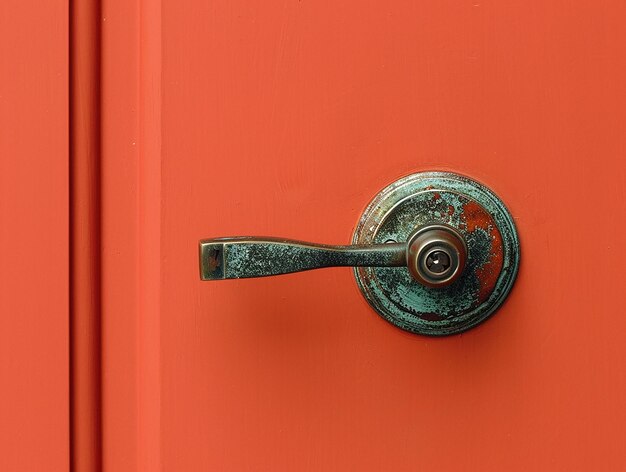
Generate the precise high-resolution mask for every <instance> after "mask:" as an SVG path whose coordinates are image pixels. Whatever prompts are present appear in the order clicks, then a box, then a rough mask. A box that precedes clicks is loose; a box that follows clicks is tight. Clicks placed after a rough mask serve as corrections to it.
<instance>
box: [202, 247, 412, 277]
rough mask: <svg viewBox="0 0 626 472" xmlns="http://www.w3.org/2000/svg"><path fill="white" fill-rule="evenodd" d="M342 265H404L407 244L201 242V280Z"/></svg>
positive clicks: (282, 272)
mask: <svg viewBox="0 0 626 472" xmlns="http://www.w3.org/2000/svg"><path fill="white" fill-rule="evenodd" d="M342 266H344V267H345V266H354V267H357V266H369V267H403V266H406V243H397V244H378V245H376V244H371V245H370V244H368V245H366V246H363V245H354V246H327V245H321V244H312V243H305V242H301V241H292V240H288V239H276V238H246V237H237V238H217V239H206V240H204V241H200V278H201V279H202V280H221V279H243V278H249V277H264V276H267V275H279V274H288V273H291V272H300V271H303V270H310V269H319V268H322V267H342Z"/></svg>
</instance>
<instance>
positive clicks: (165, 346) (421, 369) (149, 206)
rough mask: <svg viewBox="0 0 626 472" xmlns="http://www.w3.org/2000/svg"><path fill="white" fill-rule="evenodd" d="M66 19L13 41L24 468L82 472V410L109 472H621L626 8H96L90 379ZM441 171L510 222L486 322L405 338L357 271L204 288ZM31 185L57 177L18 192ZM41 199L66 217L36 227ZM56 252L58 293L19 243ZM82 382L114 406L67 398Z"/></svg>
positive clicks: (14, 383)
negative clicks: (73, 262) (222, 265)
mask: <svg viewBox="0 0 626 472" xmlns="http://www.w3.org/2000/svg"><path fill="white" fill-rule="evenodd" d="M50 8H53V7H50ZM57 8H58V13H59V15H61V20H59V21H58V23H54V22H52V23H50V22H47V21H46V22H43V20H41V18H40V17H39V16H38V15H39V14H40V10H37V9H36V8H35V7H34V6H32V5H30V6H29V5H26V4H24V6H21V7H17V6H15V7H14V8H13V10H10V15H9V16H8V17H9V18H11V21H8V22H7V24H8V26H7V27H6V28H0V31H1V32H2V33H1V34H2V38H3V39H4V38H5V36H7V37H8V38H10V39H11V41H12V43H11V44H12V45H13V48H8V49H7V51H6V53H5V54H4V55H0V57H1V58H8V59H3V60H7V61H8V63H9V65H10V66H11V67H12V70H13V71H14V73H13V74H12V75H9V74H4V73H3V75H2V78H1V83H2V85H3V86H5V84H9V85H11V86H12V87H13V89H12V90H9V91H8V92H6V93H5V92H4V91H3V92H2V97H1V99H2V100H3V104H6V103H7V102H6V100H12V101H11V102H10V103H9V105H10V106H9V107H5V106H3V107H2V108H1V109H0V110H1V112H0V118H1V120H2V121H1V124H2V126H1V127H0V128H1V129H5V128H7V127H8V128H10V129H12V130H17V131H16V132H15V133H14V134H13V135H12V136H14V137H15V136H17V137H18V138H19V139H13V140H11V139H3V140H2V141H0V152H1V155H0V157H1V158H2V164H3V166H4V165H6V164H5V163H10V164H11V167H10V172H9V173H7V172H3V174H4V176H3V177H1V178H3V179H5V180H6V182H5V180H2V181H0V182H1V183H2V187H0V191H2V192H3V193H2V195H1V197H2V200H1V201H2V202H6V201H8V198H9V197H13V196H15V198H14V200H13V201H14V202H17V203H13V205H14V206H11V207H10V208H16V210H13V209H11V210H4V208H5V207H4V206H3V207H0V208H2V210H3V213H2V218H3V221H2V224H3V225H4V224H5V223H4V222H5V219H6V218H7V216H8V217H9V221H11V225H12V226H11V228H15V229H12V231H11V233H7V232H6V231H5V232H4V233H0V235H2V236H3V239H2V240H1V241H2V247H3V249H4V252H3V257H4V261H8V262H9V263H10V266H11V267H12V268H15V267H17V268H20V271H19V272H17V271H15V270H14V269H12V270H11V272H10V273H9V275H8V276H7V275H5V274H4V273H3V277H4V278H3V285H2V286H1V290H2V302H1V303H3V305H0V306H1V307H2V313H1V315H2V318H1V319H2V323H3V329H2V331H1V332H0V336H2V338H1V339H0V341H1V344H0V345H1V346H2V349H3V351H2V352H3V354H2V357H1V358H0V362H1V364H0V365H1V366H2V371H0V372H1V374H2V385H3V388H5V391H6V392H8V395H6V396H4V397H3V402H2V403H3V405H2V406H3V409H2V410H0V413H2V417H1V418H0V420H1V421H2V423H1V424H2V426H1V429H0V431H1V432H2V434H3V437H5V438H8V439H7V441H1V442H0V445H1V446H0V447H1V448H2V450H1V451H0V452H2V454H1V455H0V457H1V458H2V459H0V460H4V461H5V463H6V464H8V465H7V467H4V468H5V469H7V470H29V467H30V468H31V469H32V468H34V467H39V468H41V466H40V464H43V463H45V464H48V465H49V466H48V467H46V468H45V469H46V470H67V454H68V450H69V449H70V448H69V446H70V444H69V436H68V428H69V420H68V416H69V411H68V409H67V405H68V404H69V405H71V406H72V410H71V412H72V419H73V422H72V425H73V427H74V430H73V431H74V434H76V431H78V429H76V428H80V425H87V426H89V427H92V429H91V430H89V434H93V440H90V441H84V442H83V443H80V444H79V441H78V439H76V436H74V441H73V442H72V445H73V448H72V451H71V457H72V459H73V461H74V463H75V464H77V463H79V462H80V463H84V464H88V465H85V468H83V469H82V470H89V471H92V470H105V471H115V472H124V471H139V470H141V471H157V470H164V471H178V470H224V471H228V470H233V471H240V470H273V471H276V470H398V471H401V470H406V471H413V470H433V471H446V470H450V471H453V470H454V471H456V470H481V471H484V470H494V471H495V470H498V471H500V470H507V471H509V470H511V471H512V470H520V471H521V470H546V471H553V470H567V471H572V470H581V471H587V470H599V471H602V470H607V471H613V470H622V469H624V468H625V467H626V450H624V447H623V445H624V443H625V442H626V426H625V425H626V395H625V393H624V391H625V389H626V374H625V369H624V367H623V365H624V360H623V359H624V358H625V357H626V343H625V342H624V339H625V338H624V336H625V334H624V333H626V317H624V316H623V313H624V302H625V301H626V300H625V298H624V280H625V277H624V275H623V269H622V268H623V267H624V266H625V265H626V252H625V251H624V250H623V247H622V244H623V241H624V240H625V239H626V224H624V222H623V221H622V219H623V218H622V217H623V215H625V214H626V198H625V197H626V194H625V191H624V188H626V161H625V160H624V158H625V157H626V133H625V132H624V123H626V85H625V84H626V29H625V28H624V27H623V24H624V22H625V21H626V5H625V4H624V3H623V2H622V1H620V0H607V1H603V2H583V1H578V0H577V1H573V2H572V1H567V2H566V1H551V2H543V1H531V2H528V1H524V2H522V1H514V0H510V1H506V2H495V1H478V0H474V1H458V0H454V1H452V0H450V1H442V0H437V1H431V0H427V1H420V2H413V1H395V2H388V1H387V2H384V1H356V0H355V1H352V0H350V1H343V2H333V1H317V0H316V1H313V0H302V1H295V0H281V1H272V2H268V1H253V0H245V1H244V0H241V1H239V0H234V1H230V2H219V1H215V2H206V1H204V0H189V1H187V2H178V1H174V0H162V1H159V0H132V1H128V0H103V1H102V4H101V5H99V8H101V10H99V9H94V11H93V12H92V16H91V19H92V20H93V19H94V18H95V19H96V23H94V24H95V25H97V26H96V27H94V29H93V30H89V31H87V32H86V33H85V36H86V37H91V38H92V39H94V37H92V36H90V35H92V34H95V37H97V39H98V43H97V44H96V45H95V46H94V48H95V49H96V52H99V54H98V55H87V56H86V57H91V58H92V59H93V58H97V60H96V61H94V62H95V64H85V65H84V69H81V68H80V67H79V68H78V69H77V70H75V72H76V73H77V74H78V76H79V77H83V78H85V77H91V76H92V75H93V76H95V77H97V80H96V79H94V80H92V82H93V83H92V85H91V87H92V88H91V89H89V90H91V91H92V92H94V93H97V98H98V100H96V103H97V106H98V108H97V109H91V108H89V109H90V110H92V112H93V113H94V114H95V115H96V116H97V119H96V120H95V121H94V122H90V124H89V126H88V127H87V128H86V129H83V130H82V131H80V132H84V133H86V137H87V138H89V139H91V138H93V139H96V141H89V140H88V142H90V143H93V142H96V143H100V144H98V145H97V146H95V147H96V148H97V149H96V151H94V152H95V154H94V155H95V156H96V163H97V169H98V172H97V173H96V175H95V176H92V178H94V179H95V180H96V181H97V184H98V186H99V187H98V195H97V203H98V204H97V205H95V206H96V208H97V211H98V214H97V217H98V222H99V224H100V226H98V227H96V229H95V230H94V231H93V234H94V235H93V236H91V239H89V237H88V241H89V242H91V243H92V244H94V246H93V247H95V249H94V254H97V256H98V258H99V260H100V258H101V264H100V263H98V264H95V265H94V267H93V270H94V271H96V273H97V276H98V277H97V282H95V283H94V284H93V285H92V286H91V288H90V287H88V286H87V287H83V288H77V287H76V286H73V289H72V295H73V297H77V296H81V295H84V296H86V295H88V294H90V293H92V292H89V290H96V291H97V293H98V296H99V298H98V300H99V301H100V303H99V304H98V306H97V307H96V308H93V309H92V310H91V311H90V310H75V311H74V312H73V313H72V320H73V321H76V320H77V319H78V320H81V319H83V318H84V319H86V320H87V321H88V322H89V323H87V324H86V326H89V327H90V328H89V329H90V330H91V331H89V332H88V333H87V334H85V333H83V332H79V333H73V334H74V338H75V339H74V340H73V343H74V344H73V345H76V340H77V339H79V340H80V339H83V338H76V336H86V337H85V338H84V339H87V340H88V339H92V338H90V337H89V336H92V335H93V336H95V338H94V339H98V343H96V344H95V345H90V346H91V347H90V349H91V351H89V352H90V353H91V355H93V358H92V359H93V367H94V369H95V370H90V369H88V367H89V362H92V361H89V362H87V363H86V364H85V365H83V366H82V367H83V368H84V372H83V371H81V370H76V368H75V369H74V370H73V371H72V373H73V375H72V376H70V375H69V373H68V354H67V345H68V335H69V333H68V318H67V316H69V315H68V311H67V301H66V298H64V296H66V295H67V289H68V285H67V275H68V273H67V266H66V265H64V261H67V252H64V251H67V250H68V249H67V248H68V246H67V245H66V243H64V241H67V211H68V210H67V203H66V202H67V200H66V199H65V198H66V193H65V192H66V191H67V182H66V181H65V180H63V179H64V178H65V176H67V174H66V173H64V172H65V170H64V166H65V165H66V162H67V161H66V160H65V159H66V158H67V155H68V154H67V153H68V149H67V147H65V146H66V145H64V144H63V143H66V142H67V141H66V140H67V136H68V132H69V133H70V135H71V136H73V137H74V139H75V138H76V133H77V132H78V131H77V126H78V125H79V124H80V123H82V122H78V123H77V122H76V121H74V122H72V123H73V124H72V128H71V129H70V130H69V131H68V129H66V128H65V126H66V123H67V122H66V121H65V120H66V114H65V113H66V111H67V103H68V96H67V95H65V92H64V91H65V90H67V89H65V88H64V87H65V86H66V85H67V82H68V76H67V75H66V73H65V72H63V71H66V70H67V62H66V60H67V58H66V56H65V55H64V54H65V52H66V51H65V49H64V48H63V45H65V44H67V36H66V34H67V25H66V24H65V23H64V20H63V18H65V17H63V16H62V14H65V12H64V11H62V10H63V9H64V8H65V7H64V5H57ZM35 11H37V12H38V13H37V15H35V14H34V12H35ZM56 11H57V10H55V12H56ZM49 13H50V14H51V15H53V14H54V12H52V11H50V12H49ZM70 13H71V14H74V15H75V13H76V12H73V13H72V12H70ZM0 18H3V16H2V15H0ZM42 18H43V17H42ZM46 18H48V17H46ZM72 18H74V19H76V17H75V16H73V17H72ZM16 20H19V21H16ZM5 22H6V20H5ZM32 23H35V25H34V26H33V24H32ZM52 25H54V26H52ZM54 28H56V29H54ZM99 28H101V30H100V29H99ZM26 29H28V31H32V32H33V33H32V35H30V36H29V35H25V34H23V31H25V30H26ZM15 38H17V39H15ZM78 39H80V37H79V38H78ZM75 40H76V38H75ZM33 45H34V46H33ZM5 46H6V45H5ZM6 47H8V46H6ZM77 49H78V46H77V43H76V42H73V43H72V46H71V52H73V53H74V56H73V57H74V58H75V59H76V55H75V54H76V52H77ZM52 51H54V53H53V52H52ZM24 58H27V59H24ZM22 61H27V62H22ZM57 68H60V69H61V71H60V72H58V71H57ZM3 70H4V68H3ZM41 84H48V85H46V87H49V88H46V87H44V86H43V85H41ZM18 85H19V87H18ZM20 87H21V88H20ZM5 89H6V88H5ZM3 90H4V89H3ZM6 90H8V89H6ZM70 90H71V91H72V95H71V101H70V102H69V103H73V104H74V105H76V103H79V102H77V101H76V100H78V98H77V95H76V94H77V88H76V87H75V86H74V88H71V89H70ZM7 97H8V98H7ZM80 103H83V102H80ZM44 113H49V115H45V114H44ZM73 113H76V110H75V109H74V112H73ZM74 116H76V115H74ZM32 136H37V139H36V140H34V139H31V137H32ZM73 152H74V154H72V155H70V158H71V159H70V162H71V163H73V166H74V167H72V169H73V170H76V163H77V162H78V161H77V160H76V157H77V154H76V152H77V151H76V149H74V151H73ZM18 155H19V156H22V159H17V158H15V159H14V158H12V157H11V156H18ZM7 156H9V157H8V158H7ZM37 159H51V160H54V159H56V160H54V161H44V160H42V161H37ZM39 162H54V164H50V166H51V167H46V166H43V165H40V164H39ZM52 168H54V170H50V169H52ZM430 169H445V170H452V171H457V172H461V173H464V174H467V175H469V176H472V177H474V178H476V179H478V180H480V181H482V182H484V183H486V184H487V185H488V186H490V187H491V188H492V189H493V190H494V191H495V192H496V193H498V195H499V196H500V197H501V198H502V199H503V200H504V201H505V203H506V204H507V205H508V207H509V208H510V210H511V212H512V214H513V216H514V218H515V221H516V223H517V225H518V230H519V233H520V237H521V240H522V264H521V270H520V274H519V278H518V281H517V283H516V286H515V287H514V289H513V292H512V293H511V295H510V297H509V299H508V300H507V302H506V303H505V305H504V306H503V307H502V308H501V310H500V311H499V312H498V313H497V314H496V315H495V316H494V317H493V318H492V319H490V320H488V321H487V322H485V323H484V324H482V325H481V326H479V327H477V328H476V329H473V330H471V331H469V332H467V333H465V334H462V335H459V336H453V337H448V338H441V339H433V338H425V337H420V336H416V335H411V334H408V333H405V332H403V331H401V330H399V329H397V328H395V327H393V326H392V325H390V324H388V323H386V322H385V321H384V320H382V319H381V318H380V317H378V316H377V315H376V314H375V313H374V312H373V311H372V310H371V309H370V308H369V306H368V305H367V303H366V302H365V301H364V299H363V298H362V296H361V295H360V293H359V291H358V289H357V287H356V284H355V282H354V280H353V276H352V273H351V271H350V270H349V269H345V268H343V269H341V268H339V269H325V270H320V271H312V272H308V273H301V274H293V275H289V276H282V277H275V278H267V279H251V280H242V281H230V282H223V283H217V282H216V283H207V282H200V281H199V279H198V271H197V262H198V261H197V241H198V240H199V239H201V238H206V237H214V236H231V235H274V236H284V237H289V238H295V239H304V240H310V241H315V242H320V243H332V244H344V243H347V242H348V241H349V240H350V237H351V233H352V229H353V227H354V225H355V224H356V221H357V220H358V218H359V216H360V213H361V211H362V210H363V209H364V207H365V205H366V204H367V202H368V201H369V200H370V199H371V198H372V197H373V196H374V195H375V194H376V192H378V191H379V190H380V189H381V188H383V187H384V186H385V185H387V184H388V183H390V182H391V181H393V180H395V179H396V178H398V177H400V176H402V175H406V174H409V173H412V172H416V171H421V170H430ZM3 170H4V168H3ZM37 172H45V173H46V175H49V178H50V179H53V180H45V179H44V178H43V177H42V178H40V180H38V182H39V184H38V185H31V186H30V187H25V186H23V185H21V184H24V185H25V184H26V183H27V182H28V181H29V179H32V178H33V177H32V175H39V174H37ZM72 175H74V174H72ZM5 176H10V177H9V178H6V177H5ZM74 177H76V176H75V175H74ZM52 181H54V182H55V183H57V182H58V183H59V185H55V186H54V187H52V186H51V184H50V183H49V182H52ZM26 188H28V191H25V189H26ZM5 192H6V195H5ZM64 202H65V203H64ZM32 205H35V206H36V209H37V210H36V211H38V212H39V213H38V214H41V215H44V214H48V215H49V214H50V213H51V212H52V211H53V210H54V209H59V211H60V213H59V214H60V215H61V217H60V218H58V219H42V218H39V219H33V220H21V219H19V218H18V216H19V215H28V214H29V213H28V211H29V208H31V207H32ZM64 205H65V206H64ZM64 212H65V213H64ZM63 215H66V216H65V217H64V216H63ZM74 216H76V215H75V214H74ZM92 216H93V215H92ZM88 217H89V214H88V215H87V216H86V218H88ZM18 220H19V221H18ZM29 221H31V223H29ZM83 223H84V222H81V221H77V220H72V226H71V228H72V229H73V230H74V231H76V230H77V228H80V224H83ZM3 227H5V226H3ZM35 234H36V235H37V239H36V240H34V239H33V238H34V237H35V236H34V235H35ZM90 234H92V233H90ZM49 235H53V237H55V238H56V239H55V241H56V246H55V247H58V248H61V249H60V250H59V251H54V253H53V254H52V255H51V256H49V257H51V258H52V260H51V262H50V263H51V264H56V266H55V274H56V276H55V277H54V278H48V279H46V280H42V279H41V277H42V276H41V275H39V276H38V277H32V273H33V269H32V267H33V265H36V264H37V263H38V261H39V259H38V257H39V254H37V257H35V253H30V252H28V249H29V248H31V247H32V246H33V244H35V243H37V242H40V241H41V240H42V237H44V236H49ZM44 239H45V238H44ZM96 242H97V244H95V243H96ZM7 248H22V249H21V250H19V251H18V250H11V251H9V250H8V249H7ZM63 248H65V249H63ZM73 249H74V250H76V248H73ZM88 260H89V259H87V261H88ZM50 270H52V269H50ZM77 290H78V292H77ZM81 290H83V291H84V292H80V291H81ZM34 293H36V294H37V297H34V296H33V294H34ZM7 294H8V295H7ZM64 294H65V295H64ZM54 297H58V298H54ZM7 300H8V302H7ZM50 300H55V301H54V302H50ZM64 300H65V301H64ZM73 300H75V298H73ZM73 306H74V308H76V304H74V305H73ZM4 328H6V329H4ZM84 339H83V340H84ZM7 346H8V347H7ZM94 346H95V348H97V349H96V351H97V352H94ZM5 350H7V352H5ZM7 359H9V360H7ZM85 359H86V358H85V357H82V358H81V359H78V360H79V361H85ZM90 359H91V358H90ZM73 360H74V362H76V361H77V359H76V358H74V359H73ZM73 365H75V364H73ZM81 372H83V373H84V374H85V375H86V376H87V377H84V376H82V374H81ZM94 372H97V375H96V377H97V378H96V379H94V378H93V377H89V375H92V374H93V373H94ZM81 382H86V383H84V384H83V383H81ZM90 382H93V383H90ZM68 383H70V385H71V386H72V387H73V388H74V390H73V391H74V392H77V391H82V392H86V391H88V390H85V389H81V388H79V387H81V386H83V387H84V386H85V385H86V386H88V387H90V388H91V387H94V385H95V386H96V387H97V388H98V391H97V398H93V397H92V396H87V394H86V393H84V394H82V395H84V396H85V397H84V398H83V397H80V398H76V397H74V398H73V399H72V402H71V403H69V397H68V390H67V385H68ZM40 385H45V388H41V387H39V386H40ZM94 395H96V394H94ZM5 398H6V400H5ZM81 401H82V403H80V404H81V405H87V406H88V408H85V409H81V408H77V405H78V404H79V402H81ZM20 402H21V403H20ZM66 402H67V403H66ZM83 415H85V416H83ZM20 425H22V426H20ZM23 425H28V426H23ZM20 427H23V429H19V428H20ZM15 431H22V433H21V434H15ZM85 434H87V433H85ZM90 437H92V436H90ZM81 438H83V439H84V437H83V436H81ZM33 444H35V445H36V447H35V446H33ZM33 451H35V452H33ZM0 464H1V463H0Z"/></svg>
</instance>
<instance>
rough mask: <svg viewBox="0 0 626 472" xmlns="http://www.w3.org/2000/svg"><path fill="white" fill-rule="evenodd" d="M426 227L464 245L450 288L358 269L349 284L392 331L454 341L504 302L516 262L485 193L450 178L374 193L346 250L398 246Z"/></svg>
mask: <svg viewBox="0 0 626 472" xmlns="http://www.w3.org/2000/svg"><path fill="white" fill-rule="evenodd" d="M428 224H443V225H447V226H449V227H452V228H454V229H456V230H457V231H458V232H459V233H460V234H461V235H462V236H463V238H464V240H465V242H466V244H467V249H468V259H467V264H466V267H465V268H464V271H463V273H462V274H461V276H460V277H459V278H458V279H457V280H455V281H454V282H453V283H452V284H451V285H449V286H446V287H440V288H429V287H426V286H424V285H422V284H419V283H418V282H416V281H415V280H414V279H413V278H412V277H411V275H410V274H409V272H408V270H399V269H397V268H389V267H357V268H355V269H354V273H355V277H356V280H357V283H358V284H359V287H360V289H361V291H362V292H363V294H364V295H365V297H366V299H367V300H368V302H369V303H370V305H371V306H372V307H373V308H374V309H375V310H376V311H377V312H378V313H379V314H380V315H381V316H382V317H383V318H385V319H386V320H388V321H389V322H391V323H393V324H394V325H396V326H398V327H400V328H402V329H404V330H407V331H410V332H413V333H419V334H425V335H431V336H443V335H450V334H455V333H460V332H463V331H465V330H467V329H470V328H472V327H473V326H476V325H477V324H478V323H480V322H482V321H484V320H485V319H487V318H488V317H489V316H490V315H492V314H493V313H494V312H495V311H496V310H497V309H498V308H499V307H500V306H501V305H502V303H503V302H504V300H505V298H506V297H507V295H508V294H509V292H510V290H511V288H512V286H513V283H514V281H515V278H516V276H517V271H518V267H519V261H520V252H519V239H518V236H517V231H516V229H515V224H514V222H513V219H512V217H511V215H510V213H509V211H508V210H507V208H506V207H505V205H504V203H502V201H501V200H500V199H499V198H498V197H497V196H496V195H495V194H494V193H493V192H491V190H489V189H488V188H487V187H485V186H484V185H482V184H480V183H478V182H476V181H474V180H472V179H469V178H468V177H465V176H461V175H458V174H453V173H449V172H424V173H418V174H413V175H410V176H408V177H405V178H403V179H400V180H398V181H396V182H394V183H393V184H391V185H389V186H388V187H387V188H385V189H384V190H383V191H382V192H380V193H379V194H378V195H377V196H376V197H375V198H374V200H373V201H372V202H371V203H370V204H369V206H368V207H367V209H366V210H365V212H364V214H363V216H362V218H361V220H360V221H359V223H358V225H357V228H356V229H355V232H354V236H353V240H352V242H353V244H355V245H360V246H361V245H371V244H382V243H388V242H397V243H400V242H405V241H407V239H408V238H409V237H410V235H411V234H412V233H413V232H414V231H415V230H416V229H417V228H420V227H423V226H424V225H428Z"/></svg>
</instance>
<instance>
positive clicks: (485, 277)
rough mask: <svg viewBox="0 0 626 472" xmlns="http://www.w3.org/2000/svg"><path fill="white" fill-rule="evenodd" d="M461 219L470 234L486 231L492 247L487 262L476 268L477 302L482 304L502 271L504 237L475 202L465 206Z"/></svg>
mask: <svg viewBox="0 0 626 472" xmlns="http://www.w3.org/2000/svg"><path fill="white" fill-rule="evenodd" d="M461 219H462V220H463V221H464V222H465V225H466V230H467V231H468V232H469V233H473V232H474V231H477V230H479V229H480V230H482V231H484V232H485V233H486V234H487V235H488V237H489V241H490V245H491V248H490V250H489V252H488V254H487V257H486V260H484V261H482V264H481V265H479V266H478V267H477V268H476V277H477V278H478V280H479V282H480V288H479V291H478V300H477V301H478V303H479V304H480V303H482V302H484V301H485V300H486V299H487V298H489V295H491V292H493V290H494V288H495V286H496V283H497V282H498V277H499V276H500V272H501V271H502V266H503V261H504V257H503V253H504V248H503V243H502V235H501V234H500V231H499V230H498V227H497V226H496V223H495V221H494V220H493V218H492V217H491V215H490V214H489V213H487V211H486V210H485V209H484V208H483V207H482V206H481V205H479V204H478V203H476V202H474V201H469V202H467V203H465V204H464V205H463V212H462V214H461Z"/></svg>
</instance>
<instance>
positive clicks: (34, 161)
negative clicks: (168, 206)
mask: <svg viewBox="0 0 626 472" xmlns="http://www.w3.org/2000/svg"><path fill="white" fill-rule="evenodd" d="M67 20H68V3H67V1H65V0H54V1H49V2H35V1H13V0H8V1H3V2H1V3H0V399H1V400H0V470H3V471H32V470H46V471H54V472H57V471H67V470H68V469H69V441H70V437H69V297H68V291H69V268H68V258H69V234H68V227H69V205H68V196H69V195H68V194H69V181H68V168H69V150H68V82H69V81H68V48H67V44H68V21H67Z"/></svg>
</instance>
